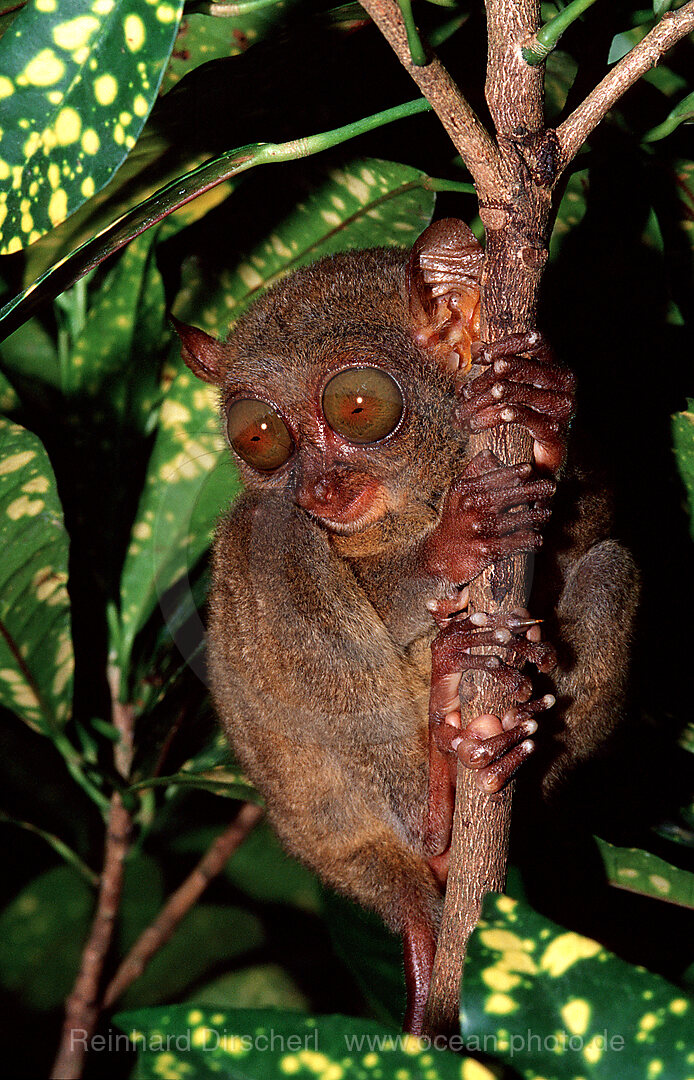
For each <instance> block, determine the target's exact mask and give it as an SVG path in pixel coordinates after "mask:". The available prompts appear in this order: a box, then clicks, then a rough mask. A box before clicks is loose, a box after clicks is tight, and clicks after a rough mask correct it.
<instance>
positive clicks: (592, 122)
mask: <svg viewBox="0 0 694 1080" xmlns="http://www.w3.org/2000/svg"><path fill="white" fill-rule="evenodd" d="M693 30H694V0H689V2H688V3H687V4H685V5H684V6H683V7H681V8H680V9H679V11H668V12H666V14H665V15H663V17H662V19H661V20H660V22H659V23H658V25H657V26H655V27H654V28H653V29H652V30H651V32H650V33H649V34H646V37H645V38H644V39H643V40H642V41H640V42H639V44H638V45H635V46H634V48H633V49H632V50H631V52H629V53H627V55H626V56H624V57H622V59H621V60H620V61H619V63H617V64H615V66H614V67H613V68H612V70H611V71H610V72H609V73H608V74H607V75H606V76H605V78H604V79H602V80H601V82H599V83H598V85H597V86H596V87H595V89H594V90H592V91H591V93H590V94H588V97H587V98H586V99H585V101H583V102H582V103H581V104H580V105H579V106H578V107H577V108H576V109H574V111H573V112H572V113H571V115H570V116H569V117H567V119H566V120H565V121H564V122H563V123H562V124H560V125H559V127H558V128H557V129H556V137H557V140H558V143H559V149H560V157H561V164H562V168H565V167H566V165H568V163H569V162H570V161H571V160H572V158H574V157H575V156H576V154H577V153H578V151H579V150H580V149H581V147H582V145H583V143H584V142H585V141H586V139H587V138H588V136H589V135H590V133H591V132H592V131H594V130H595V128H596V127H597V126H598V124H599V123H600V121H601V120H602V119H603V117H604V116H605V115H606V113H608V112H609V110H610V109H611V108H612V107H613V106H614V105H615V104H616V102H617V101H619V99H620V97H621V96H622V94H624V92H625V91H626V90H628V89H629V87H630V86H632V85H633V84H634V83H635V82H636V81H637V79H640V78H641V76H642V75H644V74H645V72H647V71H649V70H650V69H651V68H652V67H655V66H656V64H657V63H658V62H659V61H660V60H661V59H662V57H663V56H664V55H665V53H666V52H667V51H668V49H671V48H672V46H673V45H676V44H677V42H678V41H680V40H681V39H682V38H683V37H685V36H686V35H687V34H689V33H691V32H692V31H693Z"/></svg>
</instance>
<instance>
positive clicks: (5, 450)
mask: <svg viewBox="0 0 694 1080" xmlns="http://www.w3.org/2000/svg"><path fill="white" fill-rule="evenodd" d="M0 543H1V544H2V548H1V551H2V554H1V555H0V701H1V702H2V704H3V705H6V706H7V708H9V709H12V710H13V712H16V713H17V714H18V715H19V716H21V717H22V719H23V720H25V721H26V722H27V723H28V724H29V725H30V726H31V727H33V728H34V729H35V730H37V731H42V732H44V733H45V734H50V733H51V731H54V730H56V729H57V728H58V727H60V726H62V724H63V723H64V722H65V721H66V720H67V718H68V716H69V713H70V706H71V701H72V673H73V666H74V660H73V653H72V639H71V636H70V603H69V600H68V594H67V588H66V585H67V577H68V575H67V568H68V536H67V533H66V531H65V525H64V523H63V511H62V507H61V505H60V500H59V498H58V493H57V491H56V486H55V477H54V475H53V470H52V468H51V465H50V462H49V460H48V456H47V454H46V451H45V450H44V448H43V446H42V444H41V443H40V441H39V440H38V439H37V438H36V436H35V435H32V433H31V432H30V431H26V430H25V429H24V428H22V427H20V426H19V425H18V424H13V423H11V422H10V421H9V420H7V419H5V418H0Z"/></svg>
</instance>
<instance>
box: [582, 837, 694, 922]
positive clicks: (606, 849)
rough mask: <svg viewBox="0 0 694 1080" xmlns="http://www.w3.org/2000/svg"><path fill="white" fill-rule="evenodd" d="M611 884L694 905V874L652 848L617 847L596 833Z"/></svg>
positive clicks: (644, 894) (641, 893) (661, 898)
mask: <svg viewBox="0 0 694 1080" xmlns="http://www.w3.org/2000/svg"><path fill="white" fill-rule="evenodd" d="M596 840H597V843H598V848H599V849H600V854H601V855H602V861H603V863H604V864H605V872H606V874H607V880H608V881H609V882H610V884H611V885H615V886H617V888H619V889H626V890H627V891H628V892H635V893H639V894H640V895H641V896H652V897H654V898H655V899H656V900H669V901H670V903H671V904H681V905H682V906H683V907H689V908H694V874H692V873H691V872H690V871H688V870H682V869H681V868H680V867H678V866H672V865H671V864H670V863H667V862H665V860H664V859H660V858H658V856H657V855H653V854H652V853H651V852H650V851H641V850H640V849H639V848H624V847H616V845H615V844H610V843H608V842H607V840H602V839H600V837H599V836H598V837H596Z"/></svg>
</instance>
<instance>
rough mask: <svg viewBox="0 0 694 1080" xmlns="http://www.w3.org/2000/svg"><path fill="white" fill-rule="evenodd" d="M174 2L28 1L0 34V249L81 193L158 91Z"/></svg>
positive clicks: (103, 171)
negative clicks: (0, 133)
mask: <svg viewBox="0 0 694 1080" xmlns="http://www.w3.org/2000/svg"><path fill="white" fill-rule="evenodd" d="M182 7H183V0H87V2H86V3H85V2H84V0H29V2H28V3H27V4H26V6H25V7H24V8H23V9H22V10H21V11H20V13H19V14H18V15H17V17H16V19H15V20H14V21H13V23H12V26H11V27H10V29H9V30H8V31H7V32H6V33H5V35H4V36H3V37H2V39H1V40H0V126H1V127H2V129H3V130H2V142H1V143H0V254H8V253H11V252H13V251H19V250H20V249H22V248H25V247H26V246H27V245H29V244H31V243H33V241H34V240H38V238H39V237H40V236H43V234H44V233H46V232H47V231H48V230H50V229H52V228H53V227H54V226H56V225H59V224H60V223H61V222H62V221H64V220H65V218H66V217H67V216H68V215H69V214H71V213H72V212H73V211H74V210H76V209H77V207H78V206H81V205H82V203H83V202H85V201H86V200H87V199H90V198H91V197H92V195H94V193H95V192H96V191H99V190H100V189H101V188H102V187H103V186H104V184H106V183H107V181H108V180H109V178H110V177H111V176H112V174H113V173H114V172H115V170H116V169H117V168H118V166H119V165H120V164H121V162H122V161H123V160H124V159H125V158H126V157H127V155H128V154H129V152H130V151H131V150H132V148H133V146H134V145H135V142H136V140H137V137H138V135H139V134H140V131H141V130H142V127H143V125H144V122H145V120H146V119H147V116H148V115H149V112H150V109H151V107H152V104H153V102H154V100H155V97H156V95H157V91H158V89H159V84H160V82H161V79H162V76H163V73H164V68H165V65H166V62H167V60H168V58H169V54H170V52H171V49H172V47H173V42H174V39H175V36H176V31H177V29H178V24H179V21H180V17H181V10H182Z"/></svg>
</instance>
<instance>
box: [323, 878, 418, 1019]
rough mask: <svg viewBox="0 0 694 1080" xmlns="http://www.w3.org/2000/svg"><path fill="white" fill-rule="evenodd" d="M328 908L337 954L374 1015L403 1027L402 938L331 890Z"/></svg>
mask: <svg viewBox="0 0 694 1080" xmlns="http://www.w3.org/2000/svg"><path fill="white" fill-rule="evenodd" d="M324 909H325V918H326V922H327V925H328V930H329V931H330V937H331V939H332V942H333V946H334V948H335V952H336V953H337V955H338V956H339V957H340V959H341V960H342V962H343V963H344V964H345V966H346V967H347V968H348V969H349V971H350V972H351V973H352V975H353V976H354V978H355V980H356V982H357V985H358V986H359V989H360V990H361V992H362V994H363V995H364V997H365V999H366V1001H367V1002H368V1003H369V1007H370V1008H371V1009H372V1010H373V1013H374V1015H375V1016H376V1017H377V1018H378V1019H379V1020H382V1021H383V1022H384V1023H388V1024H393V1026H395V1027H400V1025H401V1023H402V1018H403V1016H404V1014H405V1005H406V994H405V979H404V967H403V953H402V941H401V939H400V938H399V937H398V936H397V935H396V934H393V933H391V931H390V930H388V928H387V927H386V926H385V925H384V924H383V922H382V920H381V919H379V917H378V916H377V915H375V914H374V913H373V912H371V911H367V910H366V909H365V908H362V907H359V906H358V905H357V904H353V903H352V902H351V901H350V900H347V899H346V898H345V897H344V896H340V895H339V894H338V893H335V892H332V891H331V890H327V889H326V890H325V894H324Z"/></svg>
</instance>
